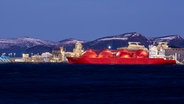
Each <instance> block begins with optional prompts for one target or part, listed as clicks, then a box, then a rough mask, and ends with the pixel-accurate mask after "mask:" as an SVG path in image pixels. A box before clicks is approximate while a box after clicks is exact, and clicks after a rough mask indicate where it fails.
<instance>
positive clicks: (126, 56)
mask: <svg viewBox="0 0 184 104" xmlns="http://www.w3.org/2000/svg"><path fill="white" fill-rule="evenodd" d="M130 57H131V56H130V54H129V53H128V52H120V58H130Z"/></svg>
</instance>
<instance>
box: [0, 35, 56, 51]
mask: <svg viewBox="0 0 184 104" xmlns="http://www.w3.org/2000/svg"><path fill="white" fill-rule="evenodd" d="M36 45H54V43H52V42H49V41H48V42H47V41H43V40H40V39H35V38H29V37H23V38H10V39H0V49H4V48H10V47H12V46H18V47H26V48H29V47H33V46H36Z"/></svg>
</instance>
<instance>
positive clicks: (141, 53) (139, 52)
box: [136, 50, 148, 58]
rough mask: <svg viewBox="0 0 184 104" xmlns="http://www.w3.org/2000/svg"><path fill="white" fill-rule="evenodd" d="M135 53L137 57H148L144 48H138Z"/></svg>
mask: <svg viewBox="0 0 184 104" xmlns="http://www.w3.org/2000/svg"><path fill="white" fill-rule="evenodd" d="M136 55H137V57H138V58H146V57H148V52H147V51H144V50H138V51H137V52H136Z"/></svg>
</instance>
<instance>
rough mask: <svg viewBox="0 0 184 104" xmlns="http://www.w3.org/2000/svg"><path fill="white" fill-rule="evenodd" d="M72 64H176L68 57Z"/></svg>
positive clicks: (145, 59)
mask: <svg viewBox="0 0 184 104" xmlns="http://www.w3.org/2000/svg"><path fill="white" fill-rule="evenodd" d="M67 59H68V62H69V63H70V64H125V65H126V64H127V65H128V64H176V61H175V60H164V59H163V58H82V57H81V58H75V57H67Z"/></svg>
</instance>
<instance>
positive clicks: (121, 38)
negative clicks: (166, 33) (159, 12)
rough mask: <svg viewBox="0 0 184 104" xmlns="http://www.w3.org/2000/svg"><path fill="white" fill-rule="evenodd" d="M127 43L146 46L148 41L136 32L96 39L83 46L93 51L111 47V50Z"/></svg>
mask: <svg viewBox="0 0 184 104" xmlns="http://www.w3.org/2000/svg"><path fill="white" fill-rule="evenodd" d="M128 42H140V43H141V44H143V45H145V46H148V45H149V44H150V41H149V40H148V39H147V38H146V37H144V36H143V35H141V34H139V33H137V32H131V33H125V34H121V35H114V36H108V37H103V38H99V39H96V40H94V41H90V42H87V43H85V44H84V47H85V48H93V49H105V48H107V47H108V46H111V47H112V49H116V48H119V47H124V46H127V45H128Z"/></svg>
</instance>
